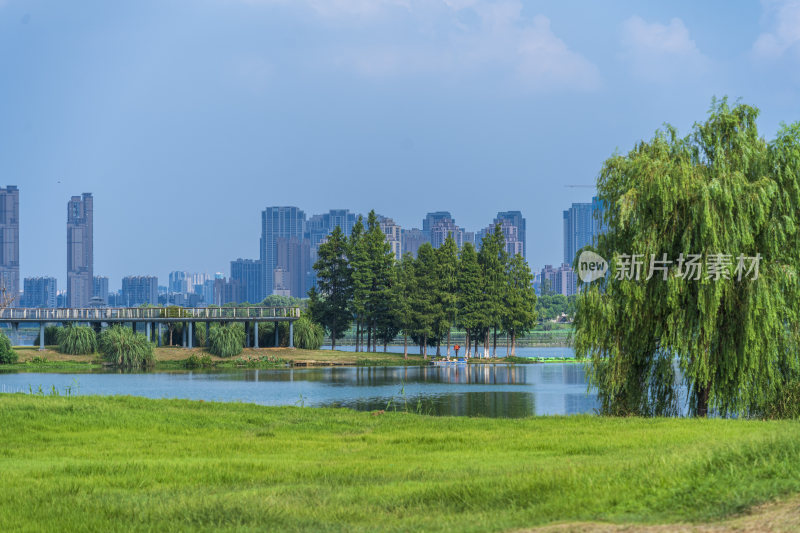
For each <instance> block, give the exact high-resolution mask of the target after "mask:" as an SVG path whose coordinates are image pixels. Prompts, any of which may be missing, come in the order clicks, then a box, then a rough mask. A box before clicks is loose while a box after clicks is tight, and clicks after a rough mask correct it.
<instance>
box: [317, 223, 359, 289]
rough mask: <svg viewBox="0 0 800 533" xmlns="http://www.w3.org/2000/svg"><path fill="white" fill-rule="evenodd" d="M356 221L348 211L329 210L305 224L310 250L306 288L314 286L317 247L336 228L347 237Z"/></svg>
mask: <svg viewBox="0 0 800 533" xmlns="http://www.w3.org/2000/svg"><path fill="white" fill-rule="evenodd" d="M356 220H358V215H356V214H355V213H351V212H350V210H349V209H331V210H330V211H328V212H327V213H324V214H321V215H314V216H312V217H311V218H309V219H308V222H306V230H305V237H306V238H307V239H308V240H309V242H310V244H311V248H310V259H309V260H310V263H311V266H312V268H311V275H310V276H309V279H308V286H309V287H313V286H314V285H316V282H317V280H316V272H314V269H313V266H314V264H315V263H316V262H317V259H318V257H319V255H318V254H319V245H320V244H322V243H323V242H325V241H326V240H327V239H328V235H330V234H331V232H332V231H333V230H334V228H336V227H337V226H338V227H339V229H341V230H342V233H343V234H344V235H345V236H346V237H349V236H350V233H351V232H352V231H353V226H355V224H356Z"/></svg>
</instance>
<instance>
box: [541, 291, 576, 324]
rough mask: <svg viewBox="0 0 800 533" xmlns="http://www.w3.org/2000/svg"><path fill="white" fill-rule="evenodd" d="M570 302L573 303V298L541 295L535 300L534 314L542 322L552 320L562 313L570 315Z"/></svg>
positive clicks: (561, 295) (560, 295)
mask: <svg viewBox="0 0 800 533" xmlns="http://www.w3.org/2000/svg"><path fill="white" fill-rule="evenodd" d="M570 301H575V296H570V297H567V296H564V295H563V294H542V295H541V296H539V297H538V298H537V299H536V312H537V314H538V316H539V318H541V319H542V320H553V319H554V318H557V317H559V316H561V314H562V313H564V314H570V313H569V311H570Z"/></svg>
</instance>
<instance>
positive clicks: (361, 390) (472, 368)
mask: <svg viewBox="0 0 800 533" xmlns="http://www.w3.org/2000/svg"><path fill="white" fill-rule="evenodd" d="M39 387H41V389H42V390H43V391H44V392H45V393H49V392H50V391H51V390H52V388H53V387H55V388H56V390H58V391H59V392H60V393H61V394H64V393H65V391H69V392H70V393H71V394H93V395H94V394H96V395H133V396H143V397H146V398H184V399H191V400H205V401H223V402H233V401H241V402H248V403H256V404H261V405H299V406H306V407H347V408H351V409H357V410H360V411H372V410H377V409H390V410H399V411H406V410H407V411H412V412H421V413H427V414H433V415H452V416H486V417H504V418H505V417H512V418H514V417H523V416H530V415H556V414H559V415H563V414H576V413H592V412H594V409H595V407H597V400H596V395H595V394H594V392H591V393H587V386H586V375H585V369H584V367H583V365H580V364H574V363H551V364H531V365H506V364H471V365H459V366H456V365H453V366H450V367H432V366H428V367H416V366H414V367H322V368H302V369H297V368H288V369H276V370H272V369H270V370H220V371H174V372H150V373H129V374H124V373H102V372H92V373H80V374H78V373H73V374H61V373H52V374H50V373H5V374H0V392H29V391H33V392H36V391H38V390H39Z"/></svg>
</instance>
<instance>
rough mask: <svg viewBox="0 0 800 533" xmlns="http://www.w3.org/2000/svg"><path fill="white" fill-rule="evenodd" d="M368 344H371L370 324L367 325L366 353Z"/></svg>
mask: <svg viewBox="0 0 800 533" xmlns="http://www.w3.org/2000/svg"><path fill="white" fill-rule="evenodd" d="M370 346H372V326H367V353H369V347H370Z"/></svg>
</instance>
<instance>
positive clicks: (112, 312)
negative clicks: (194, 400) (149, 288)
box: [0, 306, 300, 350]
mask: <svg viewBox="0 0 800 533" xmlns="http://www.w3.org/2000/svg"><path fill="white" fill-rule="evenodd" d="M298 318H300V308H299V307H175V306H172V307H90V308H80V309H78V308H69V309H38V308H36V309H28V308H21V307H8V308H6V309H0V323H7V324H11V328H12V329H13V330H14V332H15V333H16V332H17V330H18V328H19V325H20V324H24V323H37V324H39V349H40V350H44V328H45V325H46V324H48V323H62V324H71V323H87V324H100V326H101V327H102V326H103V324H125V323H130V324H131V327H132V328H133V329H134V331H136V330H137V329H138V328H137V325H140V324H144V329H145V332H144V333H145V335H146V336H147V338H148V339H150V340H152V336H153V335H152V334H153V332H157V336H156V342H157V344H158V346H161V333H162V327H163V325H164V324H169V323H181V324H183V326H184V327H183V339H182V345H183V347H184V348H192V342H193V341H192V338H193V336H194V335H193V331H194V327H195V324H197V323H200V324H205V326H206V346H207V345H208V337H209V335H208V332H209V331H208V330H209V328H210V326H211V323H212V322H218V323H227V322H241V323H243V324H244V325H245V331H246V332H248V330H249V326H250V325H251V324H252V327H253V332H254V335H253V338H254V343H253V344H254V345H253V348H258V324H259V323H260V322H275V323H277V322H288V323H289V347H290V348H294V321H295V320H297V319H298ZM246 339H248V342H249V339H250V336H249V335H247V336H246ZM277 341H278V328H275V345H276V346H277V345H278V342H277Z"/></svg>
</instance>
